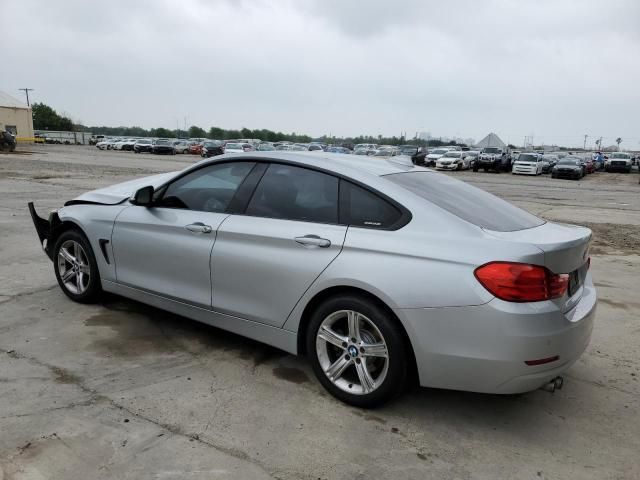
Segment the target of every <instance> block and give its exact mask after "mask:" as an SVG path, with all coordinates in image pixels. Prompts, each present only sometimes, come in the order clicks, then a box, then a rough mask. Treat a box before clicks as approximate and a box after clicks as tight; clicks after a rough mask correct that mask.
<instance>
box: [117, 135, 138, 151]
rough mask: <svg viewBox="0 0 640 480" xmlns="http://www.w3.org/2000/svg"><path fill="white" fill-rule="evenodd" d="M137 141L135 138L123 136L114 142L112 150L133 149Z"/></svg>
mask: <svg viewBox="0 0 640 480" xmlns="http://www.w3.org/2000/svg"><path fill="white" fill-rule="evenodd" d="M136 141H137V140H136V139H135V138H123V139H121V140H119V141H117V142H116V143H114V144H113V146H112V147H111V148H112V150H126V151H133V147H134V146H135V144H136Z"/></svg>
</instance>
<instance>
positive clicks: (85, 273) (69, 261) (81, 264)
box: [53, 230, 102, 303]
mask: <svg viewBox="0 0 640 480" xmlns="http://www.w3.org/2000/svg"><path fill="white" fill-rule="evenodd" d="M53 253H54V257H53V266H54V270H55V273H56V279H57V280H58V285H60V288H61V289H62V291H63V292H64V293H65V294H66V295H67V296H68V297H69V298H70V299H71V300H73V301H76V302H79V303H93V302H95V301H96V300H98V298H99V296H100V293H101V292H102V287H101V285H100V275H99V273H98V265H97V263H96V259H95V256H94V255H93V250H92V249H91V245H90V244H89V241H88V240H87V239H86V237H85V236H84V235H83V234H82V233H80V232H79V231H77V230H67V231H66V232H63V233H62V234H61V235H60V237H58V240H57V241H56V244H55V246H54V250H53Z"/></svg>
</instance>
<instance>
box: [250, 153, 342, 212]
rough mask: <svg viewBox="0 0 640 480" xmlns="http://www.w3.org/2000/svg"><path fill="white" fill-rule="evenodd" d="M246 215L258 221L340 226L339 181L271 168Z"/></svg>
mask: <svg viewBox="0 0 640 480" xmlns="http://www.w3.org/2000/svg"><path fill="white" fill-rule="evenodd" d="M246 213H247V215H255V216H258V217H270V218H282V219H288V220H303V221H306V222H317V223H338V179H337V178H336V177H334V176H331V175H327V174H325V173H321V172H317V171H315V170H309V169H306V168H300V167H294V166H291V165H280V164H275V163H274V164H271V165H269V168H268V170H267V171H266V173H265V174H264V176H263V177H262V180H260V183H259V184H258V187H257V188H256V191H255V192H254V194H253V197H252V198H251V201H250V202H249V205H248V206H247V211H246Z"/></svg>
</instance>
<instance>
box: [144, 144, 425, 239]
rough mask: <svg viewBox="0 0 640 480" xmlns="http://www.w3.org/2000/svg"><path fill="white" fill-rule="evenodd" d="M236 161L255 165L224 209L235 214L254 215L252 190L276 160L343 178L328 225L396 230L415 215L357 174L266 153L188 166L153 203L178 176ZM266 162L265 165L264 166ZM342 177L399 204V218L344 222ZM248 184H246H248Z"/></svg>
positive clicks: (157, 193) (159, 193)
mask: <svg viewBox="0 0 640 480" xmlns="http://www.w3.org/2000/svg"><path fill="white" fill-rule="evenodd" d="M237 162H254V163H255V165H254V166H253V168H252V169H251V171H250V172H249V173H248V174H247V176H246V177H245V178H244V180H243V181H242V183H240V186H239V187H238V189H237V190H236V193H235V194H234V196H233V198H232V199H231V201H230V202H229V205H228V206H227V209H226V210H225V211H224V212H221V213H229V214H233V215H243V216H251V217H253V216H254V215H247V213H246V211H247V207H248V206H249V202H250V201H251V198H252V197H253V194H254V193H255V191H256V189H257V188H258V185H259V184H260V180H262V177H263V176H264V174H265V172H266V171H267V168H268V167H269V165H270V164H272V163H275V164H281V165H289V166H292V167H299V168H306V169H308V170H314V171H316V172H320V173H324V174H326V175H331V176H333V177H337V178H338V180H340V181H339V182H338V222H339V223H329V224H328V225H341V226H348V227H350V228H364V229H369V230H386V231H396V230H400V229H401V228H402V227H404V226H406V225H407V224H408V223H409V222H410V221H411V220H412V218H413V215H412V214H411V212H410V211H409V209H407V208H406V207H405V206H404V205H402V204H401V203H399V202H398V201H397V200H394V199H393V198H391V197H389V196H388V195H386V194H385V193H382V192H380V191H379V190H376V189H375V188H373V187H371V186H369V185H367V184H366V183H363V182H361V181H359V180H356V179H354V178H351V177H348V176H346V175H343V174H341V173H338V172H334V171H332V170H329V169H326V168H322V167H318V166H315V165H307V164H304V163H298V162H292V161H289V160H283V159H280V158H265V157H253V156H247V157H243V158H224V159H222V158H221V159H214V160H211V161H209V162H207V163H205V164H203V165H198V166H197V167H195V168H191V169H189V170H186V171H184V172H182V173H181V174H180V175H178V176H177V177H174V178H172V179H171V180H168V181H167V182H166V183H164V184H162V185H160V186H159V187H158V188H157V189H156V191H155V192H154V194H153V199H154V203H155V202H156V201H158V200H159V199H160V198H162V196H163V195H164V192H165V191H166V189H167V188H168V187H169V185H171V184H172V183H173V182H176V181H177V180H179V179H181V178H182V177H184V176H186V175H190V174H192V173H194V172H196V171H198V170H201V169H203V168H207V167H210V166H213V165H222V164H225V163H237ZM262 165H265V166H262ZM341 181H346V182H349V183H352V184H354V185H356V186H358V187H361V188H364V189H365V190H367V191H368V192H370V193H372V194H373V195H376V196H378V197H380V198H381V199H383V200H385V201H387V202H388V203H390V204H391V205H393V206H394V207H395V208H397V209H398V210H399V211H400V217H399V218H398V220H397V221H396V222H395V223H393V224H391V225H389V226H387V227H378V226H374V225H371V226H368V225H351V224H345V223H340V220H341V219H342V217H343V206H342V198H343V193H342V190H343V189H341V188H340V185H341V183H342V182H341ZM245 184H246V185H245ZM251 186H253V188H250V187H251ZM232 206H233V211H231V207H232ZM161 208H171V207H161ZM256 218H271V217H263V216H256ZM277 220H289V221H295V222H308V223H321V222H310V221H309V220H298V219H286V218H278V219H277Z"/></svg>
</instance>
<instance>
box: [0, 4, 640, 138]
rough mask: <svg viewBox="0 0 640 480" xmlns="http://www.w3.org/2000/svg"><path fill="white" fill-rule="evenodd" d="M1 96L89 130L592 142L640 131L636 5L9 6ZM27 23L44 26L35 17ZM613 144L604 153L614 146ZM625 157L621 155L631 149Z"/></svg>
mask: <svg viewBox="0 0 640 480" xmlns="http://www.w3.org/2000/svg"><path fill="white" fill-rule="evenodd" d="M3 9H4V10H5V11H6V15H3V16H2V18H0V29H1V30H2V31H3V32H4V33H5V35H4V38H7V39H11V42H10V44H8V45H5V47H6V49H7V50H8V53H7V55H6V56H5V58H4V65H3V67H4V68H2V70H0V89H3V90H6V91H8V92H9V93H14V94H15V93H16V90H15V89H17V88H20V87H23V86H29V87H33V88H35V89H36V91H35V92H33V94H34V98H35V100H36V101H43V102H45V103H48V104H51V105H52V106H53V107H54V108H56V109H58V110H60V111H65V112H66V113H68V114H70V115H71V116H72V117H74V118H76V119H79V120H82V121H83V122H84V123H85V124H110V125H119V124H127V125H133V124H138V125H141V126H145V127H153V126H165V127H169V128H175V126H176V124H179V125H180V126H182V125H183V123H184V119H185V117H186V118H187V123H188V124H197V125H201V126H203V127H205V128H208V127H210V126H212V125H217V126H222V127H227V128H239V127H243V126H246V127H249V128H270V129H279V130H284V131H296V132H308V133H310V134H312V135H321V134H328V133H333V134H335V135H353V134H359V133H372V134H399V133H400V132H401V131H407V132H408V133H409V134H413V133H415V132H416V131H420V130H427V131H431V132H432V133H435V134H438V135H459V136H463V137H467V136H473V137H476V138H480V137H482V136H483V135H484V134H486V133H487V132H488V131H496V132H497V133H498V134H500V135H501V136H503V138H506V139H508V140H510V141H513V142H520V141H521V139H522V138H523V136H524V135H531V134H534V135H536V137H537V138H539V139H542V140H544V141H549V142H552V141H555V142H564V143H571V142H572V143H574V144H581V143H582V138H583V137H582V135H583V134H585V133H587V134H590V135H594V136H595V135H597V136H600V135H603V136H605V137H613V138H615V137H616V136H622V137H623V138H625V139H626V138H628V139H629V140H628V142H631V143H633V142H635V143H633V146H634V147H635V148H639V147H640V145H639V144H638V141H639V140H640V138H637V137H638V133H637V132H635V131H633V128H632V126H633V125H634V124H635V123H634V122H633V120H635V119H636V117H637V113H636V111H637V105H639V104H640V102H639V101H640V93H639V91H638V89H637V84H638V81H639V80H640V65H639V64H638V62H637V61H635V59H636V56H637V52H638V47H640V35H639V29H638V27H637V26H636V19H638V18H640V2H637V1H631V0H630V1H624V0H620V1H614V2H609V4H607V5H604V4H603V3H602V2H600V1H595V0H555V1H552V0H541V1H536V2H521V1H516V0H486V1H477V0H474V1H472V0H450V1H448V2H441V1H438V2H436V1H420V0H414V1H412V0H404V1H396V2H388V1H384V2H383V1H381V0H369V1H367V2H356V1H352V0H341V1H337V0H297V1H295V0H283V1H280V2H277V3H274V2H268V1H266V0H244V1H232V0H217V1H204V0H184V1H182V2H180V3H179V4H177V3H175V2H169V1H164V2H155V1H153V2H152V1H142V2H124V1H122V0H112V1H111V2H109V4H107V5H104V6H103V7H102V8H101V9H97V8H96V7H95V6H94V4H93V3H91V2H84V1H80V0H74V1H68V0H60V1H59V2H54V3H52V2H45V3H41V2H36V1H34V0H22V1H20V2H12V3H9V4H7V5H6V6H3ZM33 12H38V14H37V15H34V13H33ZM605 141H606V140H605ZM623 145H624V144H623Z"/></svg>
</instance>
